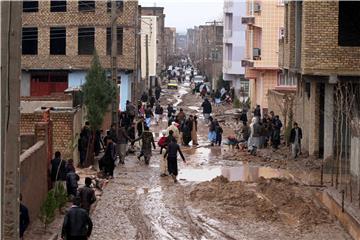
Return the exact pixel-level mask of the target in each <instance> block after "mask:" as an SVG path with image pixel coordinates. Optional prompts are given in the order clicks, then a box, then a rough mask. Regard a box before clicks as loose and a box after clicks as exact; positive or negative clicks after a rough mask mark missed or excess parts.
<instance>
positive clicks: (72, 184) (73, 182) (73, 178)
mask: <svg viewBox="0 0 360 240" xmlns="http://www.w3.org/2000/svg"><path fill="white" fill-rule="evenodd" d="M69 170H70V171H69V172H68V173H67V174H66V190H67V194H68V196H70V195H72V196H76V195H77V189H78V181H79V180H80V177H79V175H77V174H76V173H75V171H74V170H73V169H69Z"/></svg>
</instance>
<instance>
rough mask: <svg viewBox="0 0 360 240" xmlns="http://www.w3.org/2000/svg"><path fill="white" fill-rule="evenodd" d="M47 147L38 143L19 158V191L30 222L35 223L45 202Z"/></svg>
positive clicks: (43, 142) (42, 143)
mask: <svg viewBox="0 0 360 240" xmlns="http://www.w3.org/2000/svg"><path fill="white" fill-rule="evenodd" d="M47 177H48V162H47V145H46V142H45V141H38V142H37V143H36V144H35V145H33V146H32V147H31V148H29V149H27V150H26V151H25V152H24V153H23V154H21V156H20V191H21V194H22V197H23V203H24V204H25V205H26V206H27V207H28V209H29V214H30V221H32V222H33V221H35V219H37V216H38V214H39V210H40V206H41V204H42V202H43V201H44V200H45V197H46V194H47V191H48V185H47Z"/></svg>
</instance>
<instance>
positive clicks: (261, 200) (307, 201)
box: [190, 177, 333, 231]
mask: <svg viewBox="0 0 360 240" xmlns="http://www.w3.org/2000/svg"><path fill="white" fill-rule="evenodd" d="M313 194H314V192H313V189H310V188H306V189H304V186H299V185H298V184H297V183H296V182H293V181H292V180H288V179H264V178H260V179H259V180H258V181H257V182H256V183H243V182H229V181H228V180H227V179H226V178H224V177H217V178H215V179H213V180H212V181H210V182H203V183H200V184H197V185H196V186H195V187H194V189H193V190H192V191H191V192H190V200H191V201H192V202H193V203H195V204H198V206H212V207H213V208H216V211H215V209H214V211H213V213H214V214H215V215H216V217H219V218H221V219H223V218H227V217H230V218H231V217H233V218H247V219H253V220H255V221H265V222H276V223H280V224H282V225H286V226H288V227H292V228H294V229H297V230H299V231H308V230H309V231H310V230H311V229H312V228H313V227H315V226H317V225H321V224H327V223H332V222H333V219H332V218H331V217H330V216H329V214H328V213H327V212H326V210H325V209H324V208H322V207H321V205H320V204H318V203H317V202H315V200H314V199H315V198H314V195H313ZM205 202H206V203H205ZM209 202H210V204H209Z"/></svg>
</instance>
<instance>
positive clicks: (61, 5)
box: [50, 0, 66, 12]
mask: <svg viewBox="0 0 360 240" xmlns="http://www.w3.org/2000/svg"><path fill="white" fill-rule="evenodd" d="M50 12H66V1H58V0H51V2H50Z"/></svg>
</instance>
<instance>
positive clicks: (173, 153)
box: [164, 138, 186, 183]
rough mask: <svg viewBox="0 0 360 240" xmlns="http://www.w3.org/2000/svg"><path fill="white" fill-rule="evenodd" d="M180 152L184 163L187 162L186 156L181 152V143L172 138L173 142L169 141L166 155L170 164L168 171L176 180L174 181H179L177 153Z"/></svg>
mask: <svg viewBox="0 0 360 240" xmlns="http://www.w3.org/2000/svg"><path fill="white" fill-rule="evenodd" d="M178 153H179V154H180V156H181V158H182V160H183V161H184V163H186V160H185V157H184V155H183V153H182V152H181V149H180V146H179V144H177V143H176V141H175V139H174V138H172V139H171V142H170V143H169V145H168V147H167V149H166V152H165V155H164V157H165V158H167V164H168V172H169V174H170V175H171V177H172V178H173V180H174V183H176V182H177V179H176V177H177V175H178V165H177V154H178Z"/></svg>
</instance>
